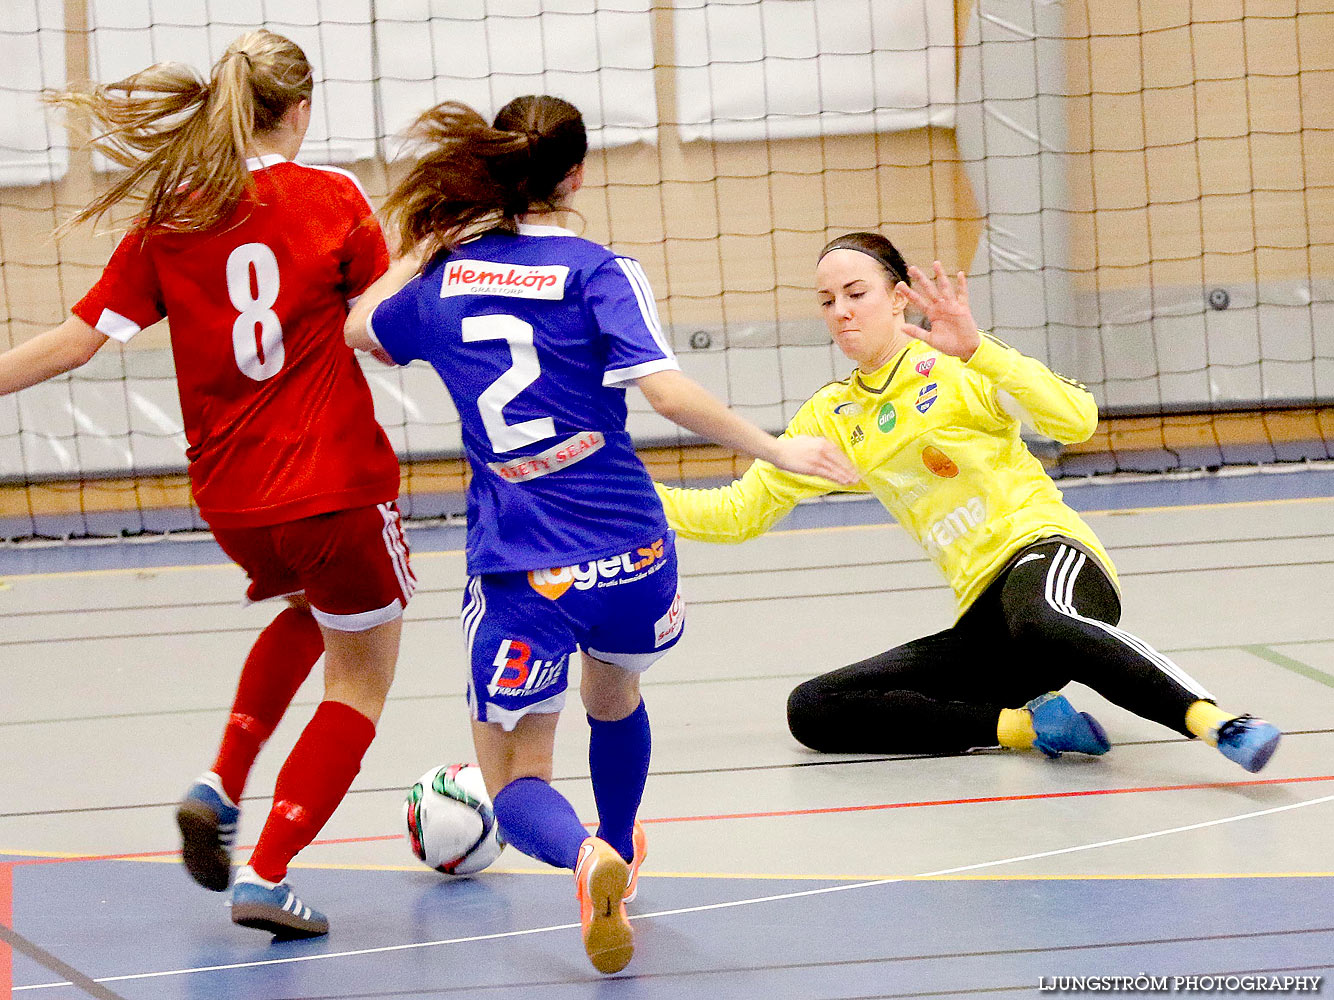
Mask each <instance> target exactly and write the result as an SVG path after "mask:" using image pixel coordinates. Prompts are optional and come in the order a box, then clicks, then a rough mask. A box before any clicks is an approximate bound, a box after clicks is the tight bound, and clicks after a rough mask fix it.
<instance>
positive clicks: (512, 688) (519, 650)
mask: <svg viewBox="0 0 1334 1000" xmlns="http://www.w3.org/2000/svg"><path fill="white" fill-rule="evenodd" d="M532 655H533V648H532V647H531V646H529V645H528V643H526V642H523V641H522V640H519V639H502V640H501V641H500V648H499V649H498V650H497V651H496V658H495V659H494V660H492V661H491V664H492V666H494V667H495V668H496V672H495V673H494V674H492V675H491V683H489V684H488V685H487V686H486V689H487V690H488V691H490V692H491V697H492V698H494V697H496V695H499V694H504V695H508V696H509V697H514V698H517V697H518V696H520V695H525V694H532V693H533V692H534V691H541V690H542V689H543V688H548V687H550V686H551V685H552V684H555V683H556V682H557V681H558V680H560V675H561V668H562V667H564V665H565V658H564V657H561V658H560V659H559V660H532V662H529V661H530V660H531V659H532Z"/></svg>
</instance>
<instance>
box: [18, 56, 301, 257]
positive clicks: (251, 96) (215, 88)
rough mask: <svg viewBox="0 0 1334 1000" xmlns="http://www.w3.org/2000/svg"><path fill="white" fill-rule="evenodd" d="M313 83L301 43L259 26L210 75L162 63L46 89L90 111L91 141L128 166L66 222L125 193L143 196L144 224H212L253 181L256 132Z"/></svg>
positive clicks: (103, 208)
mask: <svg viewBox="0 0 1334 1000" xmlns="http://www.w3.org/2000/svg"><path fill="white" fill-rule="evenodd" d="M312 86H313V84H312V76H311V70H310V63H309V62H308V61H307V60H306V56H305V53H303V52H302V51H301V49H300V47H299V46H297V45H296V44H295V43H294V42H292V41H290V40H289V39H286V38H284V37H282V36H281V35H276V34H274V33H272V32H270V31H252V32H249V33H247V34H245V35H242V36H241V37H240V38H238V39H236V41H234V42H232V44H231V45H229V46H228V47H227V51H226V52H225V53H223V56H222V58H221V59H219V60H218V62H217V64H216V65H215V66H214V67H213V72H212V75H211V79H210V80H209V82H207V83H205V82H204V81H203V80H201V79H200V78H199V76H198V75H197V74H196V73H195V72H194V71H193V70H192V69H190V68H189V67H188V66H184V65H182V64H180V63H159V64H157V65H156V66H150V67H149V68H148V69H146V70H143V71H141V72H139V73H136V74H134V75H133V76H129V77H126V78H125V79H124V80H118V81H117V82H115V83H109V84H98V85H95V86H93V87H91V88H90V89H87V90H77V89H71V90H67V91H63V92H59V93H48V94H46V95H44V99H45V100H46V101H47V103H49V104H52V105H55V106H58V107H63V108H65V109H66V110H67V111H73V112H76V113H82V114H83V115H86V116H87V118H88V119H89V120H90V121H91V122H92V124H93V127H94V130H95V133H94V135H93V136H92V137H91V139H90V141H89V144H90V145H91V146H92V147H93V148H94V149H95V150H97V151H98V152H100V153H102V154H103V155H104V156H106V157H107V158H108V159H110V160H111V161H112V162H114V163H116V164H118V165H120V166H122V167H125V168H127V169H128V171H129V172H128V173H127V174H126V175H125V176H123V177H121V178H120V179H119V180H117V181H116V182H115V183H114V184H113V185H112V186H111V187H110V188H109V189H108V190H107V191H105V192H103V193H102V194H101V195H99V196H98V197H97V198H95V199H93V201H91V202H90V203H89V204H87V205H86V206H84V208H83V209H81V210H80V211H79V212H78V213H77V214H76V215H74V217H73V218H71V219H69V220H68V221H67V222H65V223H64V224H63V225H62V226H61V230H62V231H63V230H65V229H68V228H71V227H73V226H77V225H79V224H80V223H82V222H85V221H87V220H89V219H99V218H101V217H102V216H103V215H105V214H106V213H107V212H108V211H109V210H110V209H111V208H112V207H113V206H114V205H117V204H118V203H120V202H121V201H126V200H129V201H133V202H137V203H139V206H140V207H139V211H138V214H137V216H136V219H135V222H136V224H137V225H140V226H143V227H145V228H148V227H153V226H157V227H161V228H165V229H172V230H204V229H209V228H212V227H213V226H215V225H217V224H218V223H219V222H221V221H222V220H223V219H225V218H227V216H228V215H230V214H231V213H232V211H233V210H234V209H235V208H236V206H237V205H238V204H239V203H240V201H241V199H242V198H243V197H244V196H245V193H246V191H247V190H248V189H249V187H250V185H251V183H252V181H251V178H250V172H249V170H248V169H247V168H246V162H245V161H246V157H247V156H248V155H249V152H250V150H251V148H252V146H253V143H254V139H255V136H256V134H258V133H263V132H267V131H269V130H270V129H272V128H274V127H276V126H277V125H278V123H279V122H280V120H281V119H282V117H283V115H284V113H286V111H287V109H288V108H290V107H291V106H292V105H293V104H296V103H297V102H299V101H302V100H309V98H310V94H311V91H312Z"/></svg>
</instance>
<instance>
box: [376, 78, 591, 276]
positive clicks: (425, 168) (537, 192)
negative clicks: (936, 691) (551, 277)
mask: <svg viewBox="0 0 1334 1000" xmlns="http://www.w3.org/2000/svg"><path fill="white" fill-rule="evenodd" d="M407 135H408V138H409V139H410V140H412V141H415V142H416V143H418V144H419V145H420V146H421V147H423V148H424V149H425V152H424V154H423V155H422V157H421V158H420V159H419V160H418V161H417V163H416V165H415V166H414V167H413V168H412V171H411V173H409V174H408V176H407V177H405V178H404V179H403V180H402V181H401V182H400V183H399V184H398V186H397V187H396V188H394V190H393V192H392V193H391V194H390V195H389V199H388V201H386V202H385V206H384V207H385V213H386V215H388V217H389V218H390V219H391V220H393V221H394V223H395V225H396V226H397V228H398V233H399V243H400V245H401V246H402V247H403V248H404V249H407V248H409V247H420V248H421V249H423V250H425V251H426V252H427V253H428V254H430V253H434V252H436V251H438V250H440V249H453V248H454V247H455V246H457V245H458V244H459V243H460V242H462V241H463V240H464V239H466V238H467V237H468V236H470V235H473V234H475V233H477V232H480V231H482V230H484V229H488V228H493V227H496V226H500V227H504V228H508V229H513V228H514V227H515V220H516V219H517V218H518V217H519V216H521V215H525V214H527V213H529V212H548V211H553V210H555V209H556V208H557V207H558V206H557V204H556V201H557V188H558V187H559V186H560V183H561V181H563V180H564V179H565V178H566V176H568V175H569V173H570V171H571V170H573V169H574V168H575V167H577V166H578V165H579V164H581V163H583V162H584V157H585V156H586V155H587V153H588V133H587V131H586V130H585V128H584V120H583V117H582V116H581V115H580V114H579V109H578V108H576V107H575V106H574V105H573V104H570V103H569V102H568V101H563V100H561V99H560V98H559V97H550V96H547V95H540V96H538V95H529V96H527V97H517V98H515V99H514V100H513V101H510V103H509V104H507V105H505V107H503V108H501V109H500V112H499V113H498V114H497V115H496V119H495V122H494V124H491V125H488V124H487V123H486V119H484V118H483V117H482V116H481V115H480V114H478V113H477V112H476V111H474V110H473V109H472V108H470V107H468V106H467V105H465V104H460V103H458V102H457V101H446V102H444V103H443V104H438V105H436V106H435V107H434V108H431V109H430V110H429V111H427V112H425V113H424V114H422V115H421V116H420V117H419V118H418V119H417V120H416V122H414V123H413V125H412V126H411V127H410V128H409V130H408V133H407Z"/></svg>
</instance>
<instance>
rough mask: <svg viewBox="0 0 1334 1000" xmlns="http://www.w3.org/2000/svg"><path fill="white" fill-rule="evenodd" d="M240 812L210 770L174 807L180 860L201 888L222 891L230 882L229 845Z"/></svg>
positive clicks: (234, 837)
mask: <svg viewBox="0 0 1334 1000" xmlns="http://www.w3.org/2000/svg"><path fill="white" fill-rule="evenodd" d="M240 816H241V810H240V809H239V808H237V806H236V805H235V804H234V803H233V802H232V800H231V799H229V798H227V793H226V792H224V791H223V790H222V782H221V781H219V780H218V776H217V775H216V774H214V773H213V772H212V771H210V772H208V773H207V774H205V775H204V776H203V777H201V778H200V779H199V780H198V781H196V782H195V783H194V784H193V785H191V786H190V789H189V791H187V792H186V793H185V798H183V799H181V804H180V805H179V806H177V807H176V825H177V826H179V827H180V828H181V860H182V861H184V862H185V870H186V871H187V872H189V873H190V877H191V878H192V879H194V880H195V881H196V882H198V883H199V884H200V885H202V886H203V887H204V888H205V889H212V890H213V891H214V892H225V891H226V889H227V886H228V885H229V884H230V883H231V880H232V844H234V843H235V842H236V821H237V820H238V819H239V818H240Z"/></svg>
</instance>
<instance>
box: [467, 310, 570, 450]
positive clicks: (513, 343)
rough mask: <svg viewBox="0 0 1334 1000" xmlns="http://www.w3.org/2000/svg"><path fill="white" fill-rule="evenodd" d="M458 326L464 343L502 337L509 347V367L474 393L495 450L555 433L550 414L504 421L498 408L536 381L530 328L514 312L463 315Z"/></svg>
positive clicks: (537, 371) (519, 446)
mask: <svg viewBox="0 0 1334 1000" xmlns="http://www.w3.org/2000/svg"><path fill="white" fill-rule="evenodd" d="M460 326H461V328H462V333H463V341H464V343H472V342H476V341H479V340H504V341H506V342H507V343H508V344H509V348H510V359H511V363H510V367H509V368H507V369H506V370H505V372H504V374H502V375H501V376H500V378H498V379H496V380H495V381H494V382H492V383H491V384H490V385H488V386H487V387H486V388H485V389H483V390H482V391H481V393H480V394H479V395H478V397H477V410H478V412H479V413H480V414H481V417H482V426H483V427H485V428H486V435H487V437H489V438H490V439H491V447H492V448H494V449H495V451H496V453H497V454H501V453H504V452H507V451H514V450H515V449H516V448H522V447H523V446H524V445H529V444H534V443H536V442H538V441H542V440H544V439H546V438H549V437H554V436H555V434H556V424H555V422H554V421H553V420H552V419H551V418H550V417H537V418H534V419H532V420H521V421H519V423H517V424H507V423H506V422H505V416H504V414H503V413H502V412H501V411H502V410H504V408H505V407H506V406H507V405H508V404H509V403H510V402H512V401H513V400H514V398H515V397H516V396H518V395H519V393H521V392H523V390H525V389H527V388H528V387H529V386H530V385H532V384H533V383H534V382H536V381H537V378H538V376H539V375H541V374H542V369H541V367H540V366H539V364H538V360H537V348H536V347H534V346H533V328H532V326H531V325H530V324H528V323H525V322H524V321H523V320H521V319H519V318H518V317H517V316H506V315H504V314H499V315H490V316H465V317H463V319H462V321H461V323H460Z"/></svg>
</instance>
